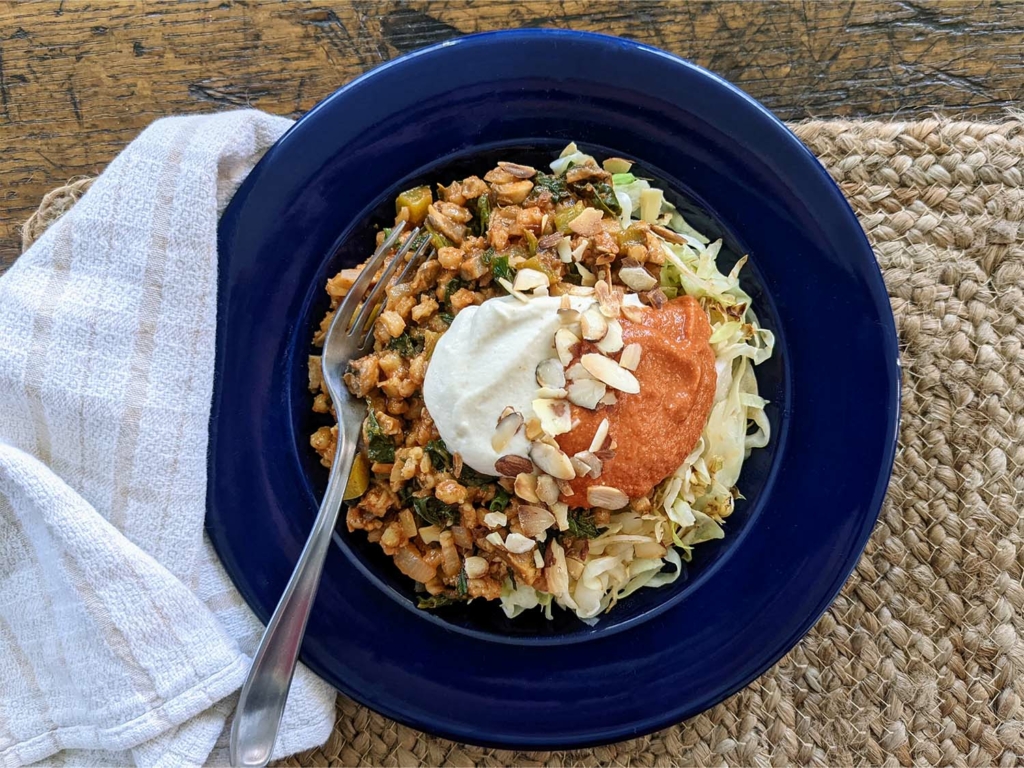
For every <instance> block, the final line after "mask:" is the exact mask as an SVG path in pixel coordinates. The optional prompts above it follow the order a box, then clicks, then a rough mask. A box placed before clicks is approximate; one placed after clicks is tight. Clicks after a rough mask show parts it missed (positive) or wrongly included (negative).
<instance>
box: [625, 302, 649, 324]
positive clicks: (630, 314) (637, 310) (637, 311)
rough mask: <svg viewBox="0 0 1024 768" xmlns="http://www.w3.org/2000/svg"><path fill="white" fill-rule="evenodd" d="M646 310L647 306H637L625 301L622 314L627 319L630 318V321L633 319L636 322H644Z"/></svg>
mask: <svg viewBox="0 0 1024 768" xmlns="http://www.w3.org/2000/svg"><path fill="white" fill-rule="evenodd" d="M645 311H646V308H645V307H637V306H635V305H633V304H626V303H623V305H622V315H623V317H625V318H626V319H627V320H630V321H632V322H634V323H640V322H643V319H644V312H645Z"/></svg>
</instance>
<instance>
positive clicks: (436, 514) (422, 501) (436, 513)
mask: <svg viewBox="0 0 1024 768" xmlns="http://www.w3.org/2000/svg"><path fill="white" fill-rule="evenodd" d="M412 506H413V509H415V510H416V514H417V515H419V516H420V517H421V518H423V519H424V520H426V521H427V522H428V523H430V525H436V526H438V527H439V528H444V527H445V526H448V525H451V524H452V523H454V522H455V518H456V516H457V515H458V509H456V508H455V507H453V506H451V505H449V504H445V503H444V502H443V501H441V500H440V499H439V498H437V497H436V496H426V497H424V498H414V499H413V500H412Z"/></svg>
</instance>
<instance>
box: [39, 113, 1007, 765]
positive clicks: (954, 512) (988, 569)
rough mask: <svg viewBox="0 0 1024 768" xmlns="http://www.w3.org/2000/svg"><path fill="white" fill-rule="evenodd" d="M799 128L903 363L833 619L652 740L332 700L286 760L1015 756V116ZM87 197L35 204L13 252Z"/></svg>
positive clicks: (939, 760) (960, 761) (953, 759)
mask: <svg viewBox="0 0 1024 768" xmlns="http://www.w3.org/2000/svg"><path fill="white" fill-rule="evenodd" d="M792 128H793V130H795V131H796V133H797V135H798V136H799V137H800V138H801V139H802V140H803V141H804V142H805V143H806V144H807V145H808V146H809V147H810V148H811V150H812V151H813V152H814V153H815V154H816V155H817V156H818V157H819V158H820V159H821V162H822V163H823V164H824V165H825V167H826V168H828V170H829V172H830V173H831V174H832V176H833V178H835V180H836V181H837V182H838V183H839V185H840V187H841V188H842V190H843V192H844V193H845V194H846V196H847V198H848V199H849V200H850V202H851V204H852V205H853V208H854V210H855V211H856V212H857V214H858V216H859V217H860V220H861V223H862V224H863V226H864V229H865V230H866V231H867V233H868V237H869V238H870V240H871V243H872V245H873V246H874V249H875V255H876V256H877V258H878V262H879V264H880V265H881V267H882V270H883V273H884V276H885V283H886V285H887V286H888V290H889V296H890V301H891V304H892V309H893V313H894V315H895V316H896V327H897V329H898V331H899V337H900V348H901V351H902V355H903V374H904V375H903V386H904V389H903V422H902V427H901V430H900V451H899V454H898V456H897V458H896V468H895V472H894V476H893V480H892V484H891V486H890V489H889V495H888V498H887V500H886V502H885V506H884V508H883V509H882V514H881V517H880V519H879V522H878V525H877V526H876V528H875V531H874V534H873V535H872V537H871V541H870V543H869V544H868V547H867V550H866V551H865V553H864V556H863V557H862V558H861V560H860V563H859V564H858V566H857V569H856V571H855V572H854V573H853V575H852V576H851V577H850V579H849V581H848V582H847V584H846V586H845V587H844V589H843V591H842V593H841V594H840V596H839V597H838V598H837V599H836V601H835V603H834V604H833V605H832V607H831V608H830V609H829V611H828V612H827V613H826V614H825V615H824V616H823V617H822V618H821V620H820V621H819V622H818V623H817V624H816V625H815V627H814V628H813V629H812V630H811V632H810V633H809V634H808V635H807V636H806V637H805V638H804V639H803V640H802V641H801V642H800V644H799V645H798V646H797V647H796V648H795V649H793V651H791V652H790V653H789V654H788V655H787V656H786V657H785V658H784V659H783V660H782V661H780V662H779V663H778V664H777V665H776V666H775V667H774V668H773V669H772V670H770V671H769V672H768V673H766V674H765V675H764V676H763V677H761V678H760V679H759V680H757V681H756V682H754V683H752V684H751V685H750V686H748V687H747V688H746V689H745V690H743V691H741V692H740V693H737V694H736V695H734V696H733V697H731V698H730V699H728V700H727V701H725V702H723V703H722V704H719V705H718V706H716V707H714V708H713V709H711V710H709V711H707V712H705V713H704V714H702V715H699V716H697V717H695V718H692V719H691V720H688V721H686V722H684V723H681V724H679V725H677V726H674V727H672V728H669V729H667V730H664V731H661V732H659V733H656V734H653V735H651V736H646V737H644V738H638V739H634V740H632V741H626V742H620V743H617V744H613V745H610V746H606V747H599V748H597V749H592V750H579V751H574V752H524V753H521V752H511V751H502V750H491V749H483V748H478V747H472V746H467V745H463V744H454V743H452V742H448V741H445V740H443V739H437V738H434V737H432V736H428V735H426V734H423V733H419V732H417V731H414V730H412V729H410V728H406V727H404V726H401V725H398V724H396V723H394V722H392V721H390V720H388V719H386V718H384V717H381V716H380V715H377V714H375V713H373V712H370V711H369V710H367V709H365V708H364V707H361V706H359V705H357V704H355V703H353V702H352V701H350V700H348V699H345V698H344V697H339V701H338V717H337V723H336V726H335V729H334V733H333V734H332V736H331V738H330V740H329V741H328V742H327V744H325V745H324V746H323V747H321V748H320V749H316V750H312V751H310V752H307V753H305V754H302V755H298V756H296V757H293V758H290V759H288V760H286V761H285V762H284V763H283V765H289V766H292V765H388V766H390V765H395V766H420V765H428V766H437V765H453V766H471V765H485V766H501V765H542V764H543V765H574V766H575V765H621V766H627V765H638V766H650V765H702V766H703V765H736V766H748V765H758V766H762V765H765V766H767V765H789V764H814V765H822V766H825V765H828V766H831V765H848V764H867V765H883V764H884V765H891V766H896V765H911V764H914V765H965V766H982V765H1000V766H1005V767H1007V768H1009V766H1016V765H1021V764H1024V707H1022V705H1021V701H1022V697H1024V586H1022V571H1024V546H1022V545H1024V522H1022V517H1021V507H1022V502H1024V495H1022V494H1024V441H1022V438H1024V376H1022V373H1024V351H1022V344H1024V123H1022V122H1020V121H1018V120H1015V119H1014V120H1008V121H1007V122H1004V123H1001V124H990V123H969V122H952V121H947V120H940V119H935V120H923V121H917V122H902V123H880V122H845V121H817V122H808V123H802V124H798V125H794V126H792ZM81 186H82V185H81V184H78V185H77V186H74V185H73V186H72V187H70V188H68V189H67V190H65V191H63V192H62V191H55V192H54V193H51V195H49V196H48V197H47V200H46V201H45V202H44V205H43V207H42V208H41V209H40V212H39V213H38V214H37V215H36V216H35V217H33V221H32V224H31V228H27V229H26V231H25V234H26V238H25V241H26V247H27V245H28V244H29V243H30V242H31V240H32V239H33V238H34V237H36V236H38V234H39V233H41V231H42V230H43V229H45V227H46V225H47V224H48V223H49V222H51V221H52V220H53V219H54V218H55V217H56V216H59V215H60V213H62V212H63V211H64V210H66V209H67V207H69V205H70V204H71V203H73V198H75V197H76V196H77V195H78V194H80V193H81V191H82V190H81ZM836 417H837V418H842V414H837V415H836ZM807 514H814V511H813V510H807ZM439 706H443V703H442V702H439Z"/></svg>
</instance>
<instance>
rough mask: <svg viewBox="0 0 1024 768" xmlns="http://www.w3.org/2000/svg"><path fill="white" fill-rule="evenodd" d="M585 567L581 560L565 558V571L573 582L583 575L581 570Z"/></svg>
mask: <svg viewBox="0 0 1024 768" xmlns="http://www.w3.org/2000/svg"><path fill="white" fill-rule="evenodd" d="M584 568H586V566H585V565H584V564H583V562H582V561H581V560H577V559H576V558H575V557H567V558H565V569H566V570H567V571H568V572H569V578H570V579H572V580H573V581H579V580H580V577H581V576H582V575H583V569H584Z"/></svg>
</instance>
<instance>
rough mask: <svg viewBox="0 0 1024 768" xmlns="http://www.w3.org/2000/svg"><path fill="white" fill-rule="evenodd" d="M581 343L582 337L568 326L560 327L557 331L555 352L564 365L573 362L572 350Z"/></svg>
mask: <svg viewBox="0 0 1024 768" xmlns="http://www.w3.org/2000/svg"><path fill="white" fill-rule="evenodd" d="M579 343H580V337H579V336H577V335H576V334H575V333H573V332H572V331H570V330H568V329H567V328H559V329H558V330H557V331H555V352H556V353H557V354H558V359H559V361H560V362H561V363H562V365H568V364H569V363H571V362H572V350H573V347H575V346H576V345H577V344H579Z"/></svg>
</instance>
